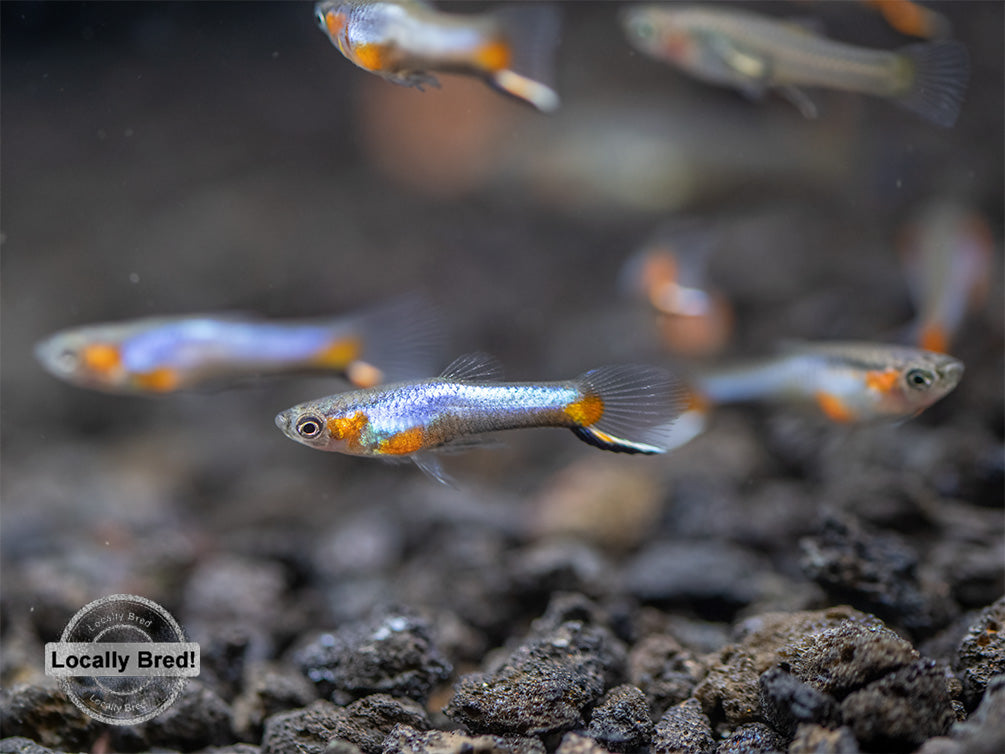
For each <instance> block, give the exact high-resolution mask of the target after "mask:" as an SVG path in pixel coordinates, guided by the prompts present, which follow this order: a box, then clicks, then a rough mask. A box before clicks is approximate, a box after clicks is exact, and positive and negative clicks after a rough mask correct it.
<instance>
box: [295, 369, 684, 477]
mask: <svg viewBox="0 0 1005 754" xmlns="http://www.w3.org/2000/svg"><path fill="white" fill-rule="evenodd" d="M499 379H500V370H499V368H498V367H497V366H496V364H495V362H494V361H493V360H492V359H491V358H489V357H487V356H485V355H483V354H469V355H467V356H462V357H460V358H459V359H457V360H455V361H454V362H453V363H452V364H451V365H450V366H448V367H447V369H446V370H445V371H444V372H443V373H442V374H441V375H440V376H439V377H436V378H433V379H428V380H421V381H416V382H402V383H399V384H395V385H385V386H381V387H376V388H372V389H369V390H356V391H352V392H347V393H341V394H338V395H332V396H328V397H326V398H319V399H317V400H313V401H308V402H306V403H301V404H300V405H297V406H294V407H293V408H290V409H287V410H286V411H283V412H281V413H280V414H279V415H277V416H276V426H278V427H279V429H281V430H282V431H283V433H284V434H285V435H286V436H287V437H289V438H290V439H291V440H296V441H297V442H299V443H302V444H304V445H307V446H308V447H311V448H315V449H317V450H326V451H333V452H337V453H346V454H348V455H354V456H372V457H377V458H384V459H388V460H395V459H411V460H413V461H414V462H415V463H416V464H417V465H418V466H419V467H420V468H421V469H422V470H423V471H425V472H426V473H427V474H429V475H430V476H432V477H433V478H435V479H437V480H439V481H441V482H444V483H448V484H449V481H448V477H447V476H446V475H445V474H444V473H443V470H442V469H441V467H440V464H439V460H438V458H437V456H436V454H435V452H434V451H437V450H441V449H451V448H457V447H464V446H467V445H472V444H477V443H478V441H479V440H478V437H477V436H478V435H481V434H483V433H486V432H495V431H498V430H504V429H518V428H522V427H565V428H568V429H571V430H572V431H573V432H574V433H575V434H576V436H577V437H579V438H580V439H581V440H583V441H584V442H587V443H589V444H590V445H594V446H596V447H598V448H602V449H604V450H611V451H615V452H619V453H642V454H655V453H664V452H666V447H667V446H666V445H665V444H664V440H665V439H666V437H667V434H668V432H669V429H670V425H671V423H672V422H673V420H674V419H675V418H676V417H677V415H678V413H679V412H680V408H681V406H682V401H683V394H682V391H681V389H680V387H679V385H678V383H677V382H676V380H674V378H673V377H671V376H670V375H669V374H668V373H667V372H665V371H663V370H661V369H657V368H655V367H646V366H638V365H636V366H609V367H601V368H600V369H594V370H591V371H589V372H586V373H585V374H582V375H580V376H579V377H577V378H576V379H574V380H567V381H563V382H500V381H499Z"/></svg>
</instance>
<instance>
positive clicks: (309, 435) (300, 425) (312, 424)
mask: <svg viewBox="0 0 1005 754" xmlns="http://www.w3.org/2000/svg"><path fill="white" fill-rule="evenodd" d="M322 427H324V423H323V422H322V421H321V420H320V419H318V418H317V417H316V416H304V417H301V419H300V421H298V422H297V434H298V435H300V436H301V437H304V438H306V439H308V440H313V439H314V438H315V437H317V436H318V435H320V434H321V429H322Z"/></svg>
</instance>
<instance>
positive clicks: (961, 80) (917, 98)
mask: <svg viewBox="0 0 1005 754" xmlns="http://www.w3.org/2000/svg"><path fill="white" fill-rule="evenodd" d="M902 54H903V55H904V56H905V57H906V58H907V60H908V62H909V64H910V66H911V70H912V78H911V87H910V89H909V90H908V91H907V93H906V94H904V95H903V96H901V97H899V98H897V102H898V103H900V104H901V105H902V106H904V107H906V108H907V109H908V110H913V111H914V112H916V113H918V114H919V115H921V116H922V117H923V118H926V119H927V120H930V121H931V122H933V123H935V124H936V125H939V126H942V127H943V128H951V127H952V126H953V124H955V123H956V118H957V116H958V115H959V114H960V106H961V105H962V104H963V95H964V93H965V92H966V89H967V83H968V82H969V81H970V55H969V54H968V53H967V48H966V47H965V46H964V45H963V44H962V43H961V42H957V41H955V40H945V41H941V42H930V43H927V44H919V45H911V46H910V47H905V48H904V49H903V50H902Z"/></svg>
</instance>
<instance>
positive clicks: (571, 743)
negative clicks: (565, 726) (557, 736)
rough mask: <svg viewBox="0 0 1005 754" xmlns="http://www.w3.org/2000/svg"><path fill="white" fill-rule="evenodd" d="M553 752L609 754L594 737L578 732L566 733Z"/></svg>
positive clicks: (563, 753) (557, 753)
mask: <svg viewBox="0 0 1005 754" xmlns="http://www.w3.org/2000/svg"><path fill="white" fill-rule="evenodd" d="M555 754H610V750H609V749H605V748H604V747H603V746H601V745H600V744H599V743H597V741H595V740H594V739H592V738H590V737H588V736H584V735H581V734H579V733H566V734H565V735H564V736H562V742H561V743H560V744H559V745H558V748H557V749H555Z"/></svg>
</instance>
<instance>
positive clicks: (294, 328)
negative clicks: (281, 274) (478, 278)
mask: <svg viewBox="0 0 1005 754" xmlns="http://www.w3.org/2000/svg"><path fill="white" fill-rule="evenodd" d="M439 330H440V325H439V322H438V319H437V316H436V314H435V312H434V311H432V309H431V307H429V305H427V304H425V303H424V302H423V301H421V300H419V299H403V300H401V301H397V302H393V303H391V304H388V305H385V306H384V307H381V308H378V309H373V310H371V311H368V312H361V313H359V314H356V315H348V316H342V317H337V318H332V317H328V318H323V319H309V320H286V321H283V320H263V319H256V318H250V317H247V316H240V315H184V316H174V317H148V318H144V319H136V320H130V321H125V322H109V323H103V324H95V325H85V326H82V327H74V328H71V329H68V330H63V331H61V332H58V333H56V334H54V335H51V336H49V337H48V338H46V339H45V340H43V341H41V342H40V343H38V345H36V347H35V355H36V356H37V358H38V360H39V361H40V362H41V364H42V366H43V367H45V369H46V370H48V371H49V372H50V373H52V374H53V375H55V376H56V377H59V378H60V379H63V380H66V381H67V382H70V383H72V384H74V385H79V386H81V387H87V388H92V389H95V390H103V391H105V392H110V393H170V392H174V391H176V390H182V389H186V388H193V387H197V386H201V385H205V384H207V383H220V382H224V381H233V380H237V379H241V378H247V377H251V376H256V375H263V374H276V373H288V372H300V371H312V370H318V371H333V372H339V373H343V374H345V375H346V376H347V377H348V379H349V380H350V381H351V382H353V383H354V384H356V385H359V386H371V385H375V384H378V383H380V382H383V381H386V380H387V379H388V378H390V379H403V378H405V377H415V376H417V375H422V374H429V371H430V369H431V366H430V362H432V361H434V360H435V359H436V357H437V350H438V347H439V343H438V341H439Z"/></svg>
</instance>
